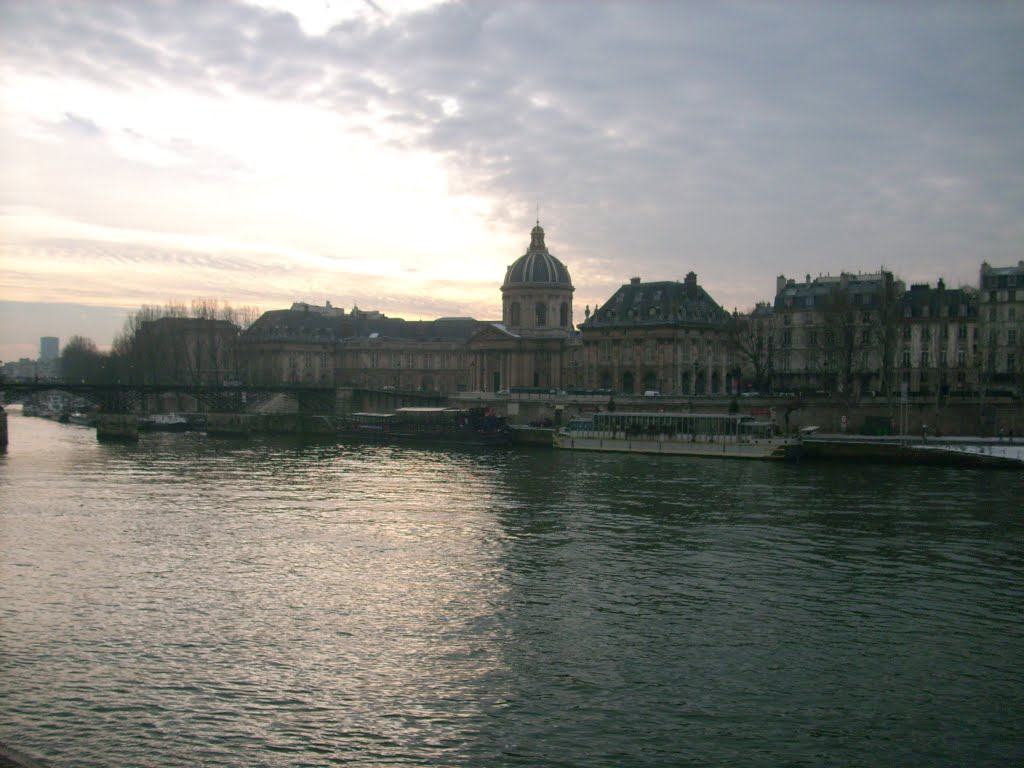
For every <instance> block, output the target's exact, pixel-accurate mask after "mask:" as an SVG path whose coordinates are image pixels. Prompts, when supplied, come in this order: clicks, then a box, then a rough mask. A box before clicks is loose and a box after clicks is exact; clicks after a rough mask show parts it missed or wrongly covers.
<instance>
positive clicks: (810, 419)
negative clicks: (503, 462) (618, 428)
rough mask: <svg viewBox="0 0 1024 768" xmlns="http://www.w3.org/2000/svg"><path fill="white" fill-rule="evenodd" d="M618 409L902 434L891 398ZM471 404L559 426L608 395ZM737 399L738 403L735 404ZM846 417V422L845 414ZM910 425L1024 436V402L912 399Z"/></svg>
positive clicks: (671, 400)
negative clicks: (748, 417)
mask: <svg viewBox="0 0 1024 768" xmlns="http://www.w3.org/2000/svg"><path fill="white" fill-rule="evenodd" d="M614 401H615V407H616V409H617V410H619V411H644V412H652V411H666V412H683V413H686V412H691V411H692V412H694V413H727V412H728V411H729V409H730V407H735V408H737V409H738V410H737V412H738V413H743V414H749V415H751V416H753V417H754V418H756V419H759V420H764V421H768V420H772V421H775V422H776V423H777V424H778V425H779V427H780V428H782V429H784V430H788V431H789V432H794V431H796V430H799V429H801V428H803V427H810V426H816V427H820V428H821V430H822V431H824V432H844V431H845V432H848V433H851V434H899V432H900V422H901V410H900V403H899V401H898V400H895V401H893V402H891V403H890V402H889V401H887V400H883V399H882V398H878V399H875V400H865V401H862V402H859V403H850V404H847V403H844V402H842V401H839V400H833V399H827V398H822V399H815V400H791V399H787V398H779V397H765V398H746V397H740V398H735V399H733V398H724V397H721V398H720V397H696V398H675V397H659V398H646V397H636V396H634V397H615V398H614ZM467 404H470V403H467V402H466V401H465V400H464V399H453V401H452V405H453V406H461V407H466V405H467ZM471 404H472V405H488V406H490V407H492V408H494V409H495V411H496V412H498V413H500V414H504V415H508V416H509V421H510V422H511V423H513V424H530V423H536V422H542V421H546V420H550V421H551V422H552V423H553V424H554V425H556V426H558V425H560V424H565V423H567V422H568V421H569V419H570V418H572V417H573V416H576V415H577V414H581V413H582V414H587V413H592V412H594V411H595V410H597V409H599V408H600V409H601V410H607V408H608V398H607V397H605V398H599V399H596V400H595V399H594V398H590V397H588V398H574V397H573V396H572V395H554V396H551V397H550V398H548V399H533V398H531V399H524V400H514V399H510V398H508V397H505V398H498V397H485V398H483V399H480V398H475V399H474V400H473V402H472V403H471ZM733 404H735V406H733ZM843 417H845V424H844V418H843ZM906 424H907V431H908V433H910V434H915V435H919V434H921V433H922V431H923V429H924V428H927V431H928V434H929V435H936V434H939V435H979V436H985V437H996V436H998V435H999V433H1000V431H1002V433H1003V434H1006V435H1008V434H1010V433H1011V431H1012V433H1013V434H1014V435H1024V401H1021V400H1011V399H1009V398H1004V399H999V400H992V399H989V400H976V399H972V400H969V401H958V400H955V399H947V400H946V401H945V402H944V403H941V404H936V403H935V401H934V400H931V401H917V402H910V403H908V404H907V405H906Z"/></svg>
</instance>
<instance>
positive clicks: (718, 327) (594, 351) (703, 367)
mask: <svg viewBox="0 0 1024 768" xmlns="http://www.w3.org/2000/svg"><path fill="white" fill-rule="evenodd" d="M729 320H730V316H729V313H728V312H726V311H725V310H724V309H722V307H720V306H719V305H718V304H717V303H716V302H715V300H714V299H712V298H711V296H710V295H708V293H707V292H706V291H705V290H704V289H703V288H701V287H700V286H699V285H698V284H697V275H696V274H694V273H693V272H690V273H689V274H688V275H687V276H686V279H685V280H684V281H683V282H682V283H680V282H678V281H675V282H653V283H644V282H642V281H641V280H640V278H639V277H634V278H632V279H631V280H630V281H629V283H627V284H625V285H622V286H621V287H620V288H619V289H618V290H617V291H616V292H615V294H614V295H613V296H612V297H611V298H610V299H608V301H606V302H605V303H604V304H603V305H602V306H601V307H599V308H598V309H597V310H595V312H594V313H593V314H592V315H589V316H588V317H587V319H586V320H585V321H584V322H583V324H582V325H581V326H580V332H581V336H582V345H581V348H580V350H579V351H578V352H577V353H576V354H574V355H573V356H572V357H571V359H570V365H572V364H574V363H575V364H578V365H579V366H581V369H582V371H583V380H584V382H585V384H586V386H587V387H593V388H598V389H607V390H613V391H615V392H621V393H624V394H640V393H644V392H660V393H662V394H694V395H704V394H710V395H715V394H726V393H729V392H734V391H735V389H736V385H737V382H736V381H735V375H734V373H735V371H734V366H735V363H734V361H733V358H732V356H731V354H730V349H729V344H728V343H727V341H728V331H729Z"/></svg>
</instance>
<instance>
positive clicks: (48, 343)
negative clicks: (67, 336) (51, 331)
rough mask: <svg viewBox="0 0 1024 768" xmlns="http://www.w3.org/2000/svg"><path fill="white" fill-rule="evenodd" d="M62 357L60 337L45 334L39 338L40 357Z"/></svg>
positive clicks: (48, 358) (53, 358) (46, 358)
mask: <svg viewBox="0 0 1024 768" xmlns="http://www.w3.org/2000/svg"><path fill="white" fill-rule="evenodd" d="M58 357H60V339H58V338H57V337H56V336H43V337H41V338H40V339H39V359H40V360H56V359H57V358H58Z"/></svg>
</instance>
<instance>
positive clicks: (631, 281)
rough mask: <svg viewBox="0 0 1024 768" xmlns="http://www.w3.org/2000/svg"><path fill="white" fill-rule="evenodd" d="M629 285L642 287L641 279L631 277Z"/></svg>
mask: <svg viewBox="0 0 1024 768" xmlns="http://www.w3.org/2000/svg"><path fill="white" fill-rule="evenodd" d="M629 284H630V285H640V278H639V277H631V278H629Z"/></svg>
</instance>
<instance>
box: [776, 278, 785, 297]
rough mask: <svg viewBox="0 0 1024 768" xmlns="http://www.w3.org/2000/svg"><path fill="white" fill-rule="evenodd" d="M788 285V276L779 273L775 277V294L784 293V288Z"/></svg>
mask: <svg viewBox="0 0 1024 768" xmlns="http://www.w3.org/2000/svg"><path fill="white" fill-rule="evenodd" d="M785 287H786V276H785V275H779V276H778V277H776V278H775V295H776V296H777V295H778V294H780V293H782V289H783V288H785Z"/></svg>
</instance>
